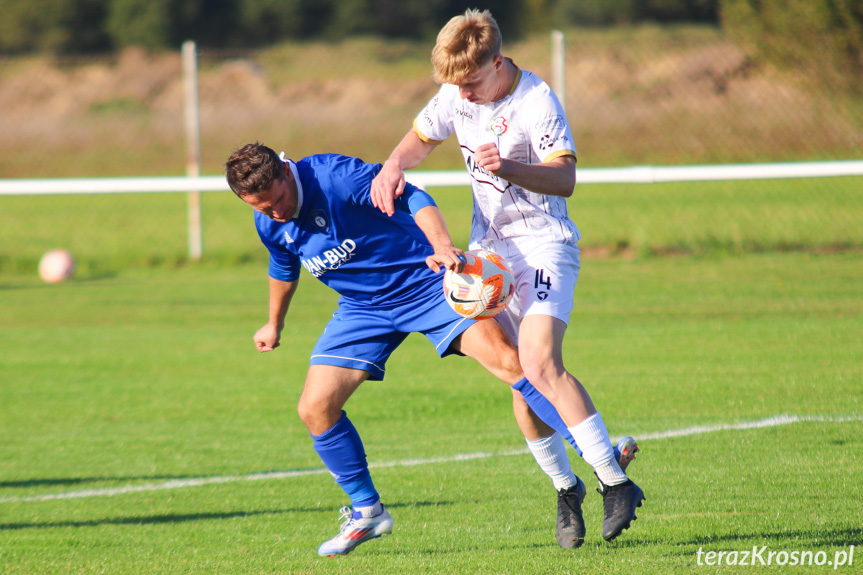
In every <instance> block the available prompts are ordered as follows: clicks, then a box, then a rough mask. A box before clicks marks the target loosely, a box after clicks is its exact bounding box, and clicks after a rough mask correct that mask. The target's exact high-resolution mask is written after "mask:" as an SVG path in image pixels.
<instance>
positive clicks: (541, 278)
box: [533, 269, 551, 301]
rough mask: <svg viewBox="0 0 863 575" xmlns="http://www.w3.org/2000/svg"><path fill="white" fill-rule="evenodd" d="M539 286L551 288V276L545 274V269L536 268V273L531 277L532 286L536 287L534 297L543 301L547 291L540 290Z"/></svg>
mask: <svg viewBox="0 0 863 575" xmlns="http://www.w3.org/2000/svg"><path fill="white" fill-rule="evenodd" d="M540 286H544V287H545V289H547V290H550V289H551V276H549V275H546V273H545V270H543V269H538V270H536V274H535V275H534V278H533V287H534V288H536V289H537V292H536V298H537V299H538V300H539V301H545V299H546V298H547V297H548V292H547V291H544V290H542V288H541V287H540Z"/></svg>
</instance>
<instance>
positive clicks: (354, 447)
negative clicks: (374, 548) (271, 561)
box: [297, 365, 393, 557]
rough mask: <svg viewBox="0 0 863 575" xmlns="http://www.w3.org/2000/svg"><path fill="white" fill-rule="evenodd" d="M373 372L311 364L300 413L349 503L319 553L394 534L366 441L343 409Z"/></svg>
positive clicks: (343, 552) (342, 552) (348, 548)
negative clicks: (371, 467)
mask: <svg viewBox="0 0 863 575" xmlns="http://www.w3.org/2000/svg"><path fill="white" fill-rule="evenodd" d="M368 376H369V372H367V371H362V370H357V369H350V368H344V367H339V366H331V365H312V366H310V368H309V373H308V375H307V377H306V384H305V387H304V388H303V394H302V396H300V402H299V405H298V408H297V411H298V413H299V415H300V419H302V420H303V423H305V424H306V427H307V428H308V430H309V433H310V434H311V436H312V441H313V442H314V447H315V451H317V453H318V455H319V456H320V458H321V460H322V461H323V462H324V465H325V466H326V467H327V470H329V472H330V473H331V474H332V475H333V477H334V478H335V481H336V483H337V484H338V485H339V487H341V488H342V489H343V490H344V492H345V493H346V494H347V495H348V497H349V498H350V500H351V507H344V508H343V509H342V518H343V519H345V521H344V523H343V524H342V526H341V528H340V530H339V534H338V535H336V536H335V537H333V538H332V539H330V540H328V541H325V542H324V543H322V544H321V546H320V547H319V548H318V553H319V554H320V555H327V556H331V557H332V556H334V555H346V554H348V553H350V552H351V551H353V550H354V548H356V546H357V545H359V544H361V543H363V542H365V541H368V540H369V539H373V538H376V537H380V536H381V535H383V534H385V533H391V532H392V528H393V520H392V518H391V517H390V515H389V513H387V511H386V509H384V508H383V505H381V501H380V496H379V495H378V492H377V490H376V489H375V486H374V483H373V482H372V477H371V474H370V473H369V467H368V462H367V461H366V453H365V449H364V448H363V442H362V440H361V439H360V435H359V433H357V430H356V428H355V427H354V426H353V424H352V423H351V421H350V419H348V416H347V414H346V413H345V412H344V410H343V409H342V408H343V407H344V405H345V402H346V401H347V400H348V398H350V396H351V394H353V392H354V391H356V389H357V388H358V387H359V386H360V384H361V383H362V382H363V381H365V380H366V379H367V378H368Z"/></svg>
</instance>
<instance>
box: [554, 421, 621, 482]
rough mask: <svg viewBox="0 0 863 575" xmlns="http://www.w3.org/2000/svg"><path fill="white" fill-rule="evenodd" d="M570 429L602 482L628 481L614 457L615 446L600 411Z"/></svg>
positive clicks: (582, 454)
mask: <svg viewBox="0 0 863 575" xmlns="http://www.w3.org/2000/svg"><path fill="white" fill-rule="evenodd" d="M568 429H569V432H570V433H571V434H572V437H573V438H575V442H576V443H577V444H578V446H579V447H580V448H581V456H582V457H583V458H584V460H585V461H586V462H587V463H588V464H589V465H590V466H591V467H593V470H594V471H595V472H596V476H597V477H599V480H600V481H602V483H604V484H605V485H619V484H621V483H623V482H625V481H626V474H625V473H624V472H623V470H622V469H621V468H620V464H619V463H618V461H617V459H616V458H615V457H614V447H612V445H611V439H610V438H609V437H608V430H607V429H606V428H605V422H604V421H602V416H601V415H599V413H598V412H597V413H594V414H593V415H591V416H590V417H588V418H587V419H585V420H584V421H582V422H581V423H579V424H578V425H573V426H572V427H570V428H568Z"/></svg>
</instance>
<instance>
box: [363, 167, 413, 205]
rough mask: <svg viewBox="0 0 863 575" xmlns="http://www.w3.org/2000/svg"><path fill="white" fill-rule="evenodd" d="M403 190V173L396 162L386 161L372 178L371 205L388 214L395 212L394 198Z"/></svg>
mask: <svg viewBox="0 0 863 575" xmlns="http://www.w3.org/2000/svg"><path fill="white" fill-rule="evenodd" d="M404 191H405V173H404V170H402V169H401V168H399V167H398V166H397V165H396V164H394V163H392V162H390V161H387V162H385V163H384V166H383V168H381V171H380V172H378V175H377V176H375V179H374V180H372V189H371V196H372V205H373V206H375V207H376V208H378V209H379V210H380V211H381V212H383V213H385V214H386V215H388V216H391V215H393V214H394V213H395V200H396V198H398V197H399V196H401V195H402V194H403V193H404Z"/></svg>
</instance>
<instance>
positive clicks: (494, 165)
mask: <svg viewBox="0 0 863 575" xmlns="http://www.w3.org/2000/svg"><path fill="white" fill-rule="evenodd" d="M474 159H475V160H476V163H477V165H478V166H479V167H481V168H482V169H483V170H485V171H486V172H491V173H492V174H495V175H500V174H498V172H499V171H500V169H501V168H503V158H501V157H500V150H498V149H497V144H494V143H488V144H482V145H480V146H478V147H477V149H476V153H475V154H474Z"/></svg>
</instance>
